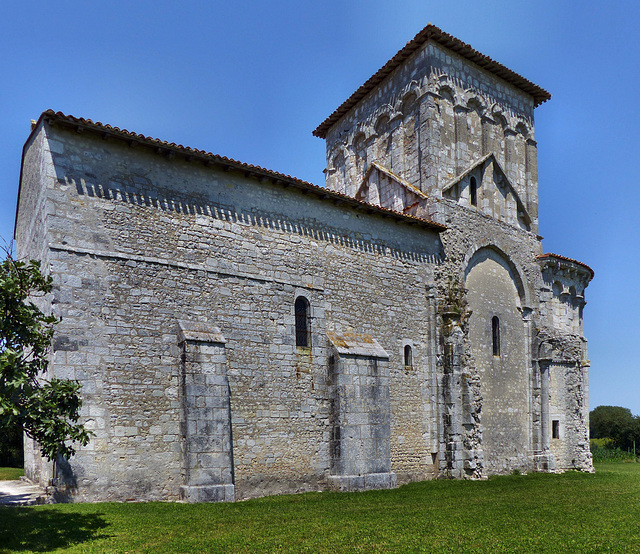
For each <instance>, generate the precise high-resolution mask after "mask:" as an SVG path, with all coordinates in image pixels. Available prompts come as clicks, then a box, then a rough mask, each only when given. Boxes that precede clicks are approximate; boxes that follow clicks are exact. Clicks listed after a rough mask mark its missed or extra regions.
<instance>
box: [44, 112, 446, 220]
mask: <svg viewBox="0 0 640 554" xmlns="http://www.w3.org/2000/svg"><path fill="white" fill-rule="evenodd" d="M42 120H46V121H47V122H48V123H49V124H50V125H63V126H67V127H69V128H71V129H73V130H75V131H76V132H85V131H92V132H95V133H96V134H98V135H100V136H102V137H103V138H107V137H112V138H115V139H119V140H122V141H124V142H126V143H128V144H129V145H146V146H148V147H150V148H152V149H153V150H154V151H155V152H157V153H158V154H164V155H166V156H168V157H174V156H181V157H182V158H184V159H190V160H192V159H198V160H201V161H202V162H203V163H206V164H208V165H217V166H219V167H222V168H224V169H225V170H234V171H238V172H240V173H243V174H244V175H245V176H247V177H253V178H255V179H258V180H260V181H264V180H265V179H267V180H271V181H272V182H274V183H277V184H281V185H284V186H285V187H289V186H290V187H292V188H296V189H298V190H301V191H303V192H307V193H312V194H314V195H316V196H318V197H320V198H322V199H325V200H328V201H332V202H334V203H336V204H342V205H347V206H351V207H352V208H354V209H356V210H359V211H363V212H365V213H369V214H378V215H382V216H383V217H392V218H394V219H396V220H398V221H403V222H405V223H408V224H416V225H420V226H423V227H427V228H429V229H431V230H433V231H437V232H441V231H445V230H446V227H445V226H444V225H440V224H439V223H436V222H434V221H430V220H428V219H423V218H419V217H414V216H410V215H406V214H402V213H400V212H396V211H393V210H389V209H386V208H381V207H379V206H374V205H372V204H369V203H367V202H363V201H361V200H356V199H355V198H353V197H351V196H347V195H345V194H340V193H339V192H335V191H331V190H329V189H326V188H324V187H319V186H317V185H314V184H312V183H308V182H307V181H303V180H301V179H296V178H295V177H291V176H290V175H285V174H283V173H278V172H276V171H271V170H269V169H265V168H264V167H260V166H256V165H250V164H246V163H243V162H239V161H237V160H234V159H231V158H227V157H225V156H219V155H217V154H212V153H211V152H205V151H204V150H198V149H195V148H190V147H188V146H183V145H181V144H175V143H174V142H166V141H163V140H159V139H156V138H152V137H148V136H145V135H141V134H138V133H133V132H131V131H127V130H126V129H119V128H118V127H112V126H111V125H106V124H103V123H101V122H99V121H96V122H94V121H92V120H90V119H84V118H81V117H73V116H71V115H65V114H63V113H62V112H54V111H53V110H47V111H46V112H44V113H43V114H42V115H41V116H40V119H39V120H38V123H37V124H36V125H35V126H34V129H35V128H37V127H38V125H39V123H40V121H42Z"/></svg>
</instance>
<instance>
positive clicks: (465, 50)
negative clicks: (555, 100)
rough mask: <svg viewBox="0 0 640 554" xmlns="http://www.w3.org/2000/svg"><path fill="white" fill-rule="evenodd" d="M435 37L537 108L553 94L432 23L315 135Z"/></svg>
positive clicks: (320, 134)
mask: <svg viewBox="0 0 640 554" xmlns="http://www.w3.org/2000/svg"><path fill="white" fill-rule="evenodd" d="M429 40H433V41H434V42H437V43H438V44H441V45H442V46H444V47H445V48H448V49H449V50H452V51H453V52H455V53H456V54H459V55H460V56H462V57H463V58H466V59H468V60H469V61H472V62H473V63H475V64H476V65H478V66H480V67H481V68H483V69H485V70H486V71H489V72H490V73H493V74H494V75H497V76H498V77H500V78H501V79H503V80H505V81H506V82H507V83H510V84H512V85H513V86H515V87H517V88H519V89H520V90H522V91H523V92H526V93H528V94H530V95H531V96H533V101H534V106H535V107H538V106H539V105H540V104H542V103H544V102H546V101H547V100H549V98H551V95H550V94H549V93H548V92H547V91H546V90H544V89H543V88H541V87H539V86H538V85H536V84H534V83H532V82H531V81H529V80H528V79H525V78H524V77H522V76H521V75H519V74H518V73H516V72H515V71H511V70H510V69H509V68H507V67H505V66H504V65H502V64H501V63H498V62H496V61H495V60H493V59H491V58H490V57H489V56H485V55H484V54H481V53H480V52H478V51H477V50H474V49H473V48H472V47H471V46H469V45H468V44H466V43H465V42H462V41H461V40H460V39H457V38H456V37H454V36H452V35H450V34H448V33H445V32H444V31H443V30H442V29H439V28H438V27H436V26H435V25H432V24H431V23H429V24H428V25H427V26H426V27H425V28H424V29H422V31H420V32H419V33H418V34H417V35H416V36H415V37H413V39H411V40H410V41H409V42H407V44H406V45H405V46H404V47H403V48H402V49H401V50H399V51H398V53H397V54H396V55H395V56H393V58H391V59H390V60H389V61H388V62H387V63H386V64H384V65H383V66H382V67H381V68H380V69H379V70H378V71H377V72H376V73H374V74H373V75H372V76H371V77H369V79H368V80H367V81H366V82H365V83H364V84H363V85H361V86H360V88H358V90H356V91H355V92H354V93H353V94H352V95H351V96H350V97H349V98H347V100H345V101H344V102H343V103H342V104H341V105H340V106H339V107H338V108H337V109H336V110H335V111H334V112H333V113H332V114H331V115H330V116H329V117H327V119H325V120H324V121H323V122H322V123H321V124H320V125H318V127H317V128H316V129H315V130H314V131H313V134H314V135H315V136H316V137H320V138H326V136H327V132H328V131H329V129H330V128H331V127H333V125H335V124H336V123H337V122H338V120H339V119H340V118H342V117H343V116H344V115H346V114H347V112H348V111H349V110H350V109H351V108H353V107H354V106H355V105H356V104H357V103H358V102H360V100H362V99H363V98H364V97H365V96H366V95H367V94H369V92H371V91H372V90H373V89H374V88H375V87H376V86H377V85H379V84H380V83H381V82H382V81H383V80H384V79H385V78H386V77H387V76H388V75H389V74H391V73H392V72H393V71H394V70H395V69H396V68H397V67H399V66H400V65H401V64H402V63H403V62H404V61H405V60H406V59H407V58H408V57H409V56H411V54H413V53H414V52H415V51H416V50H418V49H419V48H421V47H422V46H423V45H424V44H425V43H426V42H427V41H429Z"/></svg>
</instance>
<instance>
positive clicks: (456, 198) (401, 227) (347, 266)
mask: <svg viewBox="0 0 640 554" xmlns="http://www.w3.org/2000/svg"><path fill="white" fill-rule="evenodd" d="M549 98H550V95H549V93H548V92H546V91H545V90H543V89H542V88H540V87H539V86H537V85H535V84H533V83H532V82H530V81H528V80H527V79H525V78H524V77H521V76H520V75H518V74H516V73H514V72H513V71H511V70H509V69H507V68H506V67H504V66H503V65H501V64H500V63H498V62H496V61H494V60H492V59H491V58H489V57H487V56H485V55H483V54H481V53H479V52H477V51H476V50H474V49H473V48H472V47H471V46H469V45H468V44H465V43H464V42H462V41H460V40H459V39H457V38H455V37H453V36H451V35H448V34H447V33H445V32H443V31H442V30H440V29H438V28H437V27H435V26H433V25H428V26H427V27H425V28H424V29H423V30H422V31H420V32H419V33H418V34H417V35H416V36H415V37H414V38H413V39H412V40H411V41H410V42H408V43H407V44H406V46H405V47H404V48H402V49H401V50H400V51H399V52H398V53H397V54H396V55H395V56H393V58H391V60H389V61H388V62H387V63H386V64H385V65H384V66H383V67H382V68H381V69H380V70H378V71H377V72H376V73H375V74H374V75H373V76H372V77H371V78H370V79H369V80H367V81H366V82H365V83H364V84H363V85H362V86H361V87H360V88H359V89H358V90H356V91H355V92H354V93H353V94H352V95H351V96H350V97H349V98H348V99H347V100H346V101H345V102H344V103H343V104H342V105H341V106H340V107H338V108H337V109H336V110H335V111H334V112H333V113H332V114H331V115H329V117H327V119H325V120H324V121H323V122H322V123H321V124H320V125H319V126H318V127H317V129H315V131H314V135H316V136H317V137H320V138H322V139H325V141H326V147H327V165H326V169H325V174H326V186H325V187H320V186H315V185H312V184H310V183H307V182H304V181H301V180H298V179H295V178H293V177H290V176H288V175H283V174H281V173H277V172H275V171H271V170H267V169H264V168H262V167H258V166H253V165H249V164H247V163H243V162H239V161H236V160H233V159H229V158H226V157H223V156H219V155H214V154H211V153H208V152H204V151H201V150H196V149H193V148H189V147H185V146H182V145H176V144H174V143H168V142H164V141H161V140H158V139H154V138H150V137H147V136H143V135H140V134H136V133H133V132H130V131H127V130H122V129H119V128H117V127H112V126H110V125H106V124H103V123H99V122H93V121H91V120H88V119H81V118H76V117H72V116H69V115H64V114H62V113H55V112H52V111H47V112H44V113H43V114H42V115H41V116H40V118H39V119H38V121H37V122H34V123H33V125H32V132H31V134H30V136H29V138H28V139H27V142H26V144H25V147H24V151H23V158H22V170H21V177H20V192H19V199H18V207H17V220H16V228H15V239H16V242H17V245H18V252H17V254H18V256H19V257H20V258H36V259H39V260H42V263H43V267H44V268H45V270H46V272H48V273H49V274H50V275H52V276H53V279H54V283H55V287H54V292H53V293H52V294H51V295H49V297H48V298H47V299H46V301H45V305H44V308H45V309H49V310H53V312H54V313H55V314H56V315H58V316H59V317H61V318H62V321H61V323H60V324H59V325H58V327H57V333H56V336H55V340H54V343H53V347H52V354H51V367H50V372H51V375H55V376H56V377H60V378H69V379H75V380H77V381H79V382H80V383H81V384H82V398H83V403H84V404H83V408H82V416H83V417H82V421H83V422H84V424H85V425H86V426H87V428H89V429H91V430H92V432H93V438H92V440H91V442H90V443H89V444H88V445H87V446H86V447H83V448H80V449H79V451H78V453H77V454H76V455H75V456H74V457H73V458H71V460H69V461H68V462H66V461H64V460H62V459H61V460H58V461H57V462H56V463H55V464H49V463H48V462H46V460H45V459H43V458H42V457H41V456H40V454H39V450H38V448H37V445H34V444H32V443H30V441H29V440H27V441H26V453H25V468H26V474H27V476H28V477H29V478H30V479H32V480H33V481H36V482H39V483H41V484H43V485H47V486H54V487H56V490H57V494H58V497H59V498H62V499H67V500H72V501H98V500H99V501H103V500H127V499H136V500H180V499H182V500H186V501H190V502H195V501H229V500H234V499H245V498H250V497H255V496H261V495H268V494H279V493H289V492H299V491H315V490H348V491H352V490H363V489H371V488H390V487H395V486H397V485H400V484H403V483H407V482H410V481H417V480H423V479H432V478H442V477H450V478H473V479H477V478H483V477H486V476H488V475H491V474H500V473H509V472H512V471H514V470H520V471H558V470H564V469H580V470H585V471H592V463H591V455H590V452H589V443H588V367H589V361H588V356H587V342H586V340H585V338H584V336H583V326H582V317H583V308H584V305H585V300H584V298H585V296H584V295H585V292H584V291H585V288H586V286H587V284H588V283H589V281H590V280H591V279H592V277H593V271H592V270H591V269H590V268H589V267H588V266H586V265H585V264H583V263H581V262H578V261H576V260H572V259H570V258H567V257H564V256H560V255H557V254H549V253H543V248H542V243H541V240H542V237H541V236H540V235H539V234H538V177H537V165H536V164H537V152H536V141H535V133H534V109H535V108H536V107H537V106H539V105H540V104H542V103H543V102H546V101H547V100H548V99H549Z"/></svg>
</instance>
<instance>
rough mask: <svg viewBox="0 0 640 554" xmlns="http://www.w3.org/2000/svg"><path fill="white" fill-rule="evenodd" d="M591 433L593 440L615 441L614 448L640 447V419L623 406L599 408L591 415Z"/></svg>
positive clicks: (592, 411)
mask: <svg viewBox="0 0 640 554" xmlns="http://www.w3.org/2000/svg"><path fill="white" fill-rule="evenodd" d="M589 432H590V436H591V438H592V439H605V438H610V439H613V446H616V447H618V448H622V449H627V448H631V447H632V446H633V442H634V441H635V442H636V446H637V447H640V417H638V416H634V415H633V414H632V413H631V410H629V409H628V408H622V407H621V406H598V407H597V408H595V409H594V410H591V412H590V413H589Z"/></svg>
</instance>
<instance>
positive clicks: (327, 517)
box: [0, 464, 640, 553]
mask: <svg viewBox="0 0 640 554" xmlns="http://www.w3.org/2000/svg"><path fill="white" fill-rule="evenodd" d="M0 537H1V540H0V552H12V551H20V552H28V551H39V552H42V551H65V552H492V553H493V552H638V551H640V464H600V465H598V466H597V472H596V474H595V475H592V474H583V473H577V472H570V473H565V474H563V475H544V474H530V475H511V476H503V477H495V478H492V479H489V480H488V481H478V482H469V481H429V482H424V483H414V484H411V485H407V486H404V487H401V488H400V489H396V490H392V491H369V492H364V493H353V494H339V493H311V494H301V495H293V496H280V497H270V498H261V499H257V500H250V501H247V502H237V503H233V504H195V505H187V504H171V503H147V504H76V505H68V504H67V505H52V506H38V507H29V508H2V509H0ZM3 548H4V550H3Z"/></svg>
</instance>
